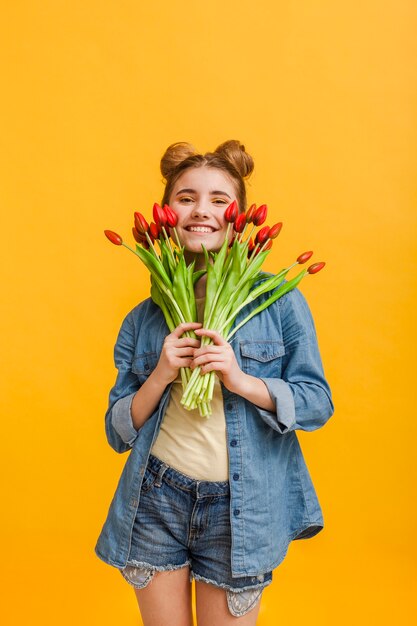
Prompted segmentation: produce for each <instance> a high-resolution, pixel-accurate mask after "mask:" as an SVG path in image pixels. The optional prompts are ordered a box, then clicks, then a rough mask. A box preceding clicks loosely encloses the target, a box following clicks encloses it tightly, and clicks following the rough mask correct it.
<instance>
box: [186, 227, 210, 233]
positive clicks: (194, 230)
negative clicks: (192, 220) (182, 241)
mask: <svg viewBox="0 0 417 626" xmlns="http://www.w3.org/2000/svg"><path fill="white" fill-rule="evenodd" d="M186 230H188V232H190V233H214V232H215V229H214V228H212V227H211V226H187V228H186Z"/></svg>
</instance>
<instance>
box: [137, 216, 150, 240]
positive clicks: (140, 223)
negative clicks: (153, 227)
mask: <svg viewBox="0 0 417 626" xmlns="http://www.w3.org/2000/svg"><path fill="white" fill-rule="evenodd" d="M134 216H135V226H136V230H137V231H138V232H139V233H142V234H143V235H144V234H145V233H147V232H148V229H149V224H148V222H147V221H146V220H145V218H144V217H143V215H142V213H139V211H135V213H134Z"/></svg>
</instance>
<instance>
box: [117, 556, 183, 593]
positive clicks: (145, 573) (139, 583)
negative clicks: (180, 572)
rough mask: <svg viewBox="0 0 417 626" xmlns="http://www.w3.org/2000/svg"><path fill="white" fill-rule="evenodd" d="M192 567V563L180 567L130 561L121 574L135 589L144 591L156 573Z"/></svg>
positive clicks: (121, 570) (120, 570)
mask: <svg viewBox="0 0 417 626" xmlns="http://www.w3.org/2000/svg"><path fill="white" fill-rule="evenodd" d="M189 565H190V561H186V562H185V563H182V564H180V565H173V564H168V565H151V564H150V563H145V562H144V561H129V562H128V563H127V564H126V566H125V567H124V568H123V569H119V572H120V573H121V575H122V576H123V578H124V579H125V580H126V581H127V582H128V583H129V584H130V585H132V587H134V588H135V589H144V588H145V587H146V586H147V585H148V584H149V583H150V582H151V580H152V578H153V577H154V575H155V573H156V572H173V571H174V570H177V569H181V568H183V567H187V566H189Z"/></svg>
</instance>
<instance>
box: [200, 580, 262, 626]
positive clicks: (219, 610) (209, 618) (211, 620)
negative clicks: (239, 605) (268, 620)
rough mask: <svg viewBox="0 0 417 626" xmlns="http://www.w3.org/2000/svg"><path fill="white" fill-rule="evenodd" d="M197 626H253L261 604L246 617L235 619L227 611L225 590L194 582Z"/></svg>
mask: <svg viewBox="0 0 417 626" xmlns="http://www.w3.org/2000/svg"><path fill="white" fill-rule="evenodd" d="M195 592H196V609H197V622H198V626H213V624H216V626H231V625H233V626H255V625H256V620H257V617H258V613H259V608H260V606H261V602H260V600H259V602H258V603H257V604H256V605H255V606H254V608H253V609H251V610H250V611H249V612H248V613H246V615H242V617H235V616H234V615H232V614H231V613H230V611H229V608H228V606H227V600H226V590H225V589H221V588H219V587H215V586H214V585H210V584H209V583H203V582H201V581H199V580H196V581H195Z"/></svg>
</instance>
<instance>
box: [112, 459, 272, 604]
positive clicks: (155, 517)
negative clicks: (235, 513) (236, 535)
mask: <svg viewBox="0 0 417 626" xmlns="http://www.w3.org/2000/svg"><path fill="white" fill-rule="evenodd" d="M230 557H231V530H230V491H229V483H228V481H225V482H212V481H204V480H196V479H194V478H190V477H189V476H186V475H185V474H182V473H181V472H178V471H177V470H175V469H174V468H172V467H170V466H169V465H167V464H166V463H164V462H163V461H161V460H160V459H158V458H156V457H155V456H153V455H150V457H149V461H148V465H147V468H146V470H145V475H144V477H143V482H142V489H141V494H140V501H139V507H138V510H137V513H136V517H135V521H134V525H133V530H132V541H131V546H130V552H129V558H128V560H127V563H126V567H125V568H124V569H122V570H120V571H121V574H122V575H123V577H124V578H125V579H126V580H127V581H128V582H129V583H130V584H131V585H132V586H133V587H135V588H136V589H142V588H144V587H146V585H147V584H148V583H149V582H150V581H151V580H152V577H153V575H154V574H155V572H159V571H169V570H175V569H179V568H182V567H186V566H189V568H190V580H192V579H193V578H194V579H195V580H198V581H202V582H206V583H210V584H212V585H215V586H216V587H221V588H223V589H225V590H226V595H227V603H228V607H229V610H230V612H231V613H232V614H233V615H236V616H241V615H244V614H245V613H247V612H248V611H249V610H250V609H252V608H253V607H254V605H255V604H256V602H257V601H258V600H259V598H260V596H261V593H262V590H263V589H264V587H266V586H267V585H269V584H270V583H271V582H272V572H265V573H264V574H261V575H259V576H242V577H239V578H233V577H232V572H231V565H230Z"/></svg>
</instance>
